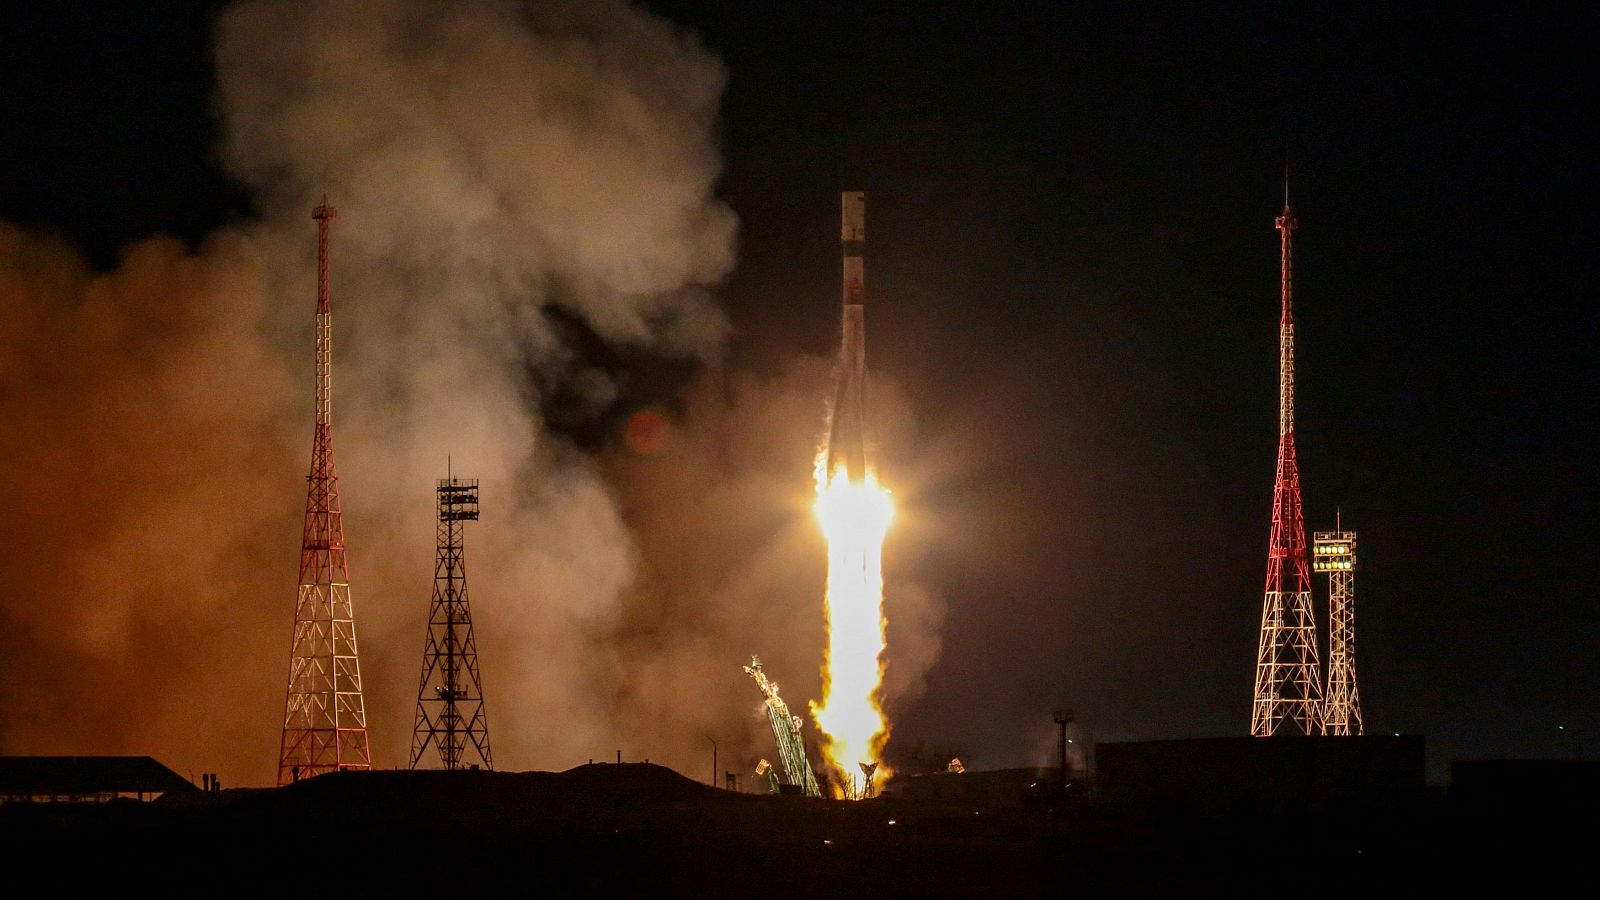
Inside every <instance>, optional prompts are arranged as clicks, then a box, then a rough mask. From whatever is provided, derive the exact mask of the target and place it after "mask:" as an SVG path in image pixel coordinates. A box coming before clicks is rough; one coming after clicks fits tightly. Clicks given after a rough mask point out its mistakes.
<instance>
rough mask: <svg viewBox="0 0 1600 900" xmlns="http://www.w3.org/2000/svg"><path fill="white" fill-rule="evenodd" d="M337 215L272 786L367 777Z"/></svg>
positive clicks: (324, 243)
mask: <svg viewBox="0 0 1600 900" xmlns="http://www.w3.org/2000/svg"><path fill="white" fill-rule="evenodd" d="M337 217H338V213H337V212H335V211H334V209H333V207H331V206H329V205H328V204H327V202H326V201H324V202H323V204H322V205H321V206H318V207H317V208H316V209H315V210H313V211H312V213H311V218H313V219H315V220H316V221H317V357H316V359H317V363H316V366H317V401H316V406H317V425H316V431H315V433H314V436H313V438H312V442H311V474H309V475H307V476H306V519H305V532H304V537H303V538H302V540H301V542H300V594H299V598H298V599H297V600H296V602H295V610H294V640H293V643H292V645H291V649H290V651H289V692H288V697H287V699H286V700H285V702H284V716H283V742H282V744H281V745H280V746H279V750H278V783H279V784H289V783H290V782H293V781H298V780H299V779H301V778H309V777H311V776H313V775H321V774H323V773H325V772H337V771H340V770H343V769H370V768H372V754H371V751H370V750H369V748H368V745H367V710H366V704H365V702H364V701H363V700H362V696H361V664H360V660H359V659H358V658H357V655H356V622H355V607H354V606H353V605H352V604H351V602H350V570H349V566H348V565H347V564H346V562H345V552H344V512H343V508H342V507H341V506H340V504H339V476H338V475H337V474H335V472H334V468H333V393H332V380H333V325H332V312H331V307H330V303H329V298H328V227H329V224H330V223H331V222H332V221H333V220H334V219H335V218H337Z"/></svg>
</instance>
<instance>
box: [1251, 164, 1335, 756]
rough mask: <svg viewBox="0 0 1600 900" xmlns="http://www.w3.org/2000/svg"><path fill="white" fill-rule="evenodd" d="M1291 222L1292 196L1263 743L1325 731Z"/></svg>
mask: <svg viewBox="0 0 1600 900" xmlns="http://www.w3.org/2000/svg"><path fill="white" fill-rule="evenodd" d="M1295 226H1296V223H1295V220H1294V215H1293V213H1292V212H1291V211H1290V209H1289V189H1288V185H1287V183H1285V186H1284V191H1283V214H1282V215H1280V216H1278V219H1277V228H1278V234H1279V235H1280V237H1281V239H1282V250H1281V257H1280V268H1281V286H1282V292H1281V293H1282V317H1281V318H1280V319H1279V324H1278V475H1277V481H1276V484H1275V485H1274V487H1273V490H1272V535H1271V538H1270V539H1269V542H1268V546H1267V585H1266V595H1265V597H1264V598H1263V600H1262V604H1261V640H1260V644H1259V645H1258V646H1257V649H1256V686H1255V702H1254V703H1253V704H1252V706H1251V712H1250V733H1251V734H1252V735H1255V736H1257V737H1266V736H1268V735H1273V734H1277V733H1279V731H1280V730H1282V729H1283V728H1284V727H1285V725H1286V724H1287V726H1288V727H1289V728H1292V729H1293V730H1294V731H1296V732H1298V733H1300V734H1316V733H1318V732H1319V731H1320V730H1321V725H1322V673H1321V665H1320V663H1319V661H1318V660H1317V619H1316V612H1315V610H1313V608H1312V605H1311V567H1310V565H1309V564H1308V561H1307V559H1306V523H1305V513H1304V511H1303V510H1302V508H1301V503H1300V465H1299V461H1298V460H1297V459H1296V457H1295V447H1294V303H1293V301H1294V278H1293V275H1294V267H1293V246H1292V242H1293V235H1294V230H1295Z"/></svg>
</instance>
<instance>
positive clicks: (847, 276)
mask: <svg viewBox="0 0 1600 900" xmlns="http://www.w3.org/2000/svg"><path fill="white" fill-rule="evenodd" d="M839 236H840V240H841V242H842V247H843V250H844V303H843V307H844V321H843V328H842V330H841V339H840V346H839V371H838V384H837V387H836V390H835V393H834V398H833V409H832V413H831V415H830V417H829V426H828V450H827V457H826V460H825V465H826V472H827V477H828V478H829V479H831V478H833V477H834V476H835V475H838V474H840V473H841V470H842V472H843V473H844V474H845V475H846V476H847V477H848V478H849V480H850V481H852V482H856V483H860V481H861V480H862V479H864V478H865V477H866V474H867V472H869V471H872V470H873V469H875V468H876V466H877V459H876V447H875V446H874V445H873V442H872V439H871V434H870V432H869V429H868V427H867V334H866V329H867V325H866V288H865V271H866V266H865V260H864V251H865V250H866V244H867V227H866V194H864V193H863V192H861V191H845V192H844V193H843V194H841V195H840V233H839Z"/></svg>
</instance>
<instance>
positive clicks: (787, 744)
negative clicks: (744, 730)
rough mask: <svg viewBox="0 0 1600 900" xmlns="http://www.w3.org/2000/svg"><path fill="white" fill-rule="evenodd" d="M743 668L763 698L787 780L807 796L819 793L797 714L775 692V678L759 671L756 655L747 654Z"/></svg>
mask: <svg viewBox="0 0 1600 900" xmlns="http://www.w3.org/2000/svg"><path fill="white" fill-rule="evenodd" d="M744 672H745V674H746V675H749V676H750V677H751V678H753V679H754V680H755V683H756V687H758V688H760V689H761V695H762V697H764V698H765V699H766V707H767V718H768V719H769V720H770V721H771V722H772V733H773V735H774V736H775V737H776V738H777V739H778V759H779V761H781V762H782V763H783V771H784V773H785V774H787V775H788V776H789V783H790V784H795V785H799V786H800V787H801V788H802V789H803V790H804V791H805V794H806V796H807V797H820V796H822V788H821V787H820V786H818V784H817V776H816V773H815V772H813V771H811V763H810V762H809V761H808V760H807V759H806V742H805V739H804V738H802V737H801V736H800V717H799V716H796V715H791V714H790V713H789V705H788V704H787V703H784V702H783V698H781V697H779V696H778V685H777V682H774V681H769V680H767V673H766V672H764V671H762V669H761V658H760V657H759V656H752V657H750V665H748V666H745V667H744Z"/></svg>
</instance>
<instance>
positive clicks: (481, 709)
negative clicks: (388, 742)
mask: <svg viewBox="0 0 1600 900" xmlns="http://www.w3.org/2000/svg"><path fill="white" fill-rule="evenodd" d="M435 494H436V496H437V498H438V529H437V532H438V542H437V543H438V553H437V555H436V556H435V560H434V565H433V603H432V605H431V607H430V609H429V611H428V641H427V644H426V645H425V646H424V647H423V649H422V681H421V684H420V685H418V687H417V718H416V725H415V726H414V727H413V728H412V732H411V768H413V769H415V768H416V767H417V766H418V764H419V763H421V762H422V757H423V755H424V754H425V753H426V752H427V750H428V748H429V747H433V748H435V749H436V750H437V751H438V754H439V761H440V764H441V765H442V766H443V767H444V768H446V769H460V768H463V767H464V765H465V766H473V767H478V766H481V767H482V768H485V769H493V768H494V762H493V758H492V757H491V756H490V753H489V713H488V710H487V709H486V708H485V706H484V702H483V680H482V678H481V677H480V675H479V673H478V642H477V639H476V638H475V637H474V636H473V632H472V610H471V608H470V606H469V605H468V603H467V567H466V557H465V555H464V549H463V546H462V538H463V536H464V535H463V531H464V528H465V525H464V523H466V522H471V521H476V520H477V518H478V482H477V480H476V479H471V480H464V479H460V478H456V477H454V476H451V477H449V478H443V479H440V481H439V483H438V486H437V488H436V489H435Z"/></svg>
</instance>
